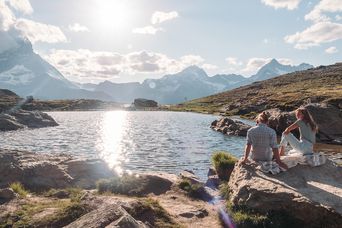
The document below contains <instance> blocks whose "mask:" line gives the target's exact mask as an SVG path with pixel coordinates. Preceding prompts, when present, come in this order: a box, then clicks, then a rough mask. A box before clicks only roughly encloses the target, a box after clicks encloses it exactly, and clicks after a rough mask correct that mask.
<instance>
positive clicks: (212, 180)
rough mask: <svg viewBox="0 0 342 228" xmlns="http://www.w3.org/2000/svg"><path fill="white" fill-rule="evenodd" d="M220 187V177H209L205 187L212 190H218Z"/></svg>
mask: <svg viewBox="0 0 342 228" xmlns="http://www.w3.org/2000/svg"><path fill="white" fill-rule="evenodd" d="M219 185H220V178H219V177H218V175H211V176H208V179H207V182H206V183H205V186H207V187H209V188H212V189H218V187H219Z"/></svg>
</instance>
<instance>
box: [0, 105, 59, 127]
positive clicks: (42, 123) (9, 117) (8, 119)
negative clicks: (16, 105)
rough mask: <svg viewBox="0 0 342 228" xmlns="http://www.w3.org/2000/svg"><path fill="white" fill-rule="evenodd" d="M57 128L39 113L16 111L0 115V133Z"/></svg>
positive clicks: (55, 123)
mask: <svg viewBox="0 0 342 228" xmlns="http://www.w3.org/2000/svg"><path fill="white" fill-rule="evenodd" d="M54 126H58V124H57V122H56V121H55V120H54V119H53V118H52V117H51V116H49V115H48V114H46V113H43V112H40V111H24V110H21V109H19V110H16V111H13V112H7V113H3V114H0V131H11V130H18V129H21V128H24V127H28V128H42V127H54Z"/></svg>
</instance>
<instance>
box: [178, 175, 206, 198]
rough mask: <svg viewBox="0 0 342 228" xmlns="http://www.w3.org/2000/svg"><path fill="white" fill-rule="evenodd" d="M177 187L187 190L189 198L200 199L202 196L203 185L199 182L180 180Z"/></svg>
mask: <svg viewBox="0 0 342 228" xmlns="http://www.w3.org/2000/svg"><path fill="white" fill-rule="evenodd" d="M178 187H179V188H180V189H182V190H184V191H185V192H187V194H188V196H189V197H191V198H195V199H201V198H202V197H203V186H202V185H201V184H192V183H191V182H190V181H189V180H182V181H181V182H179V184H178Z"/></svg>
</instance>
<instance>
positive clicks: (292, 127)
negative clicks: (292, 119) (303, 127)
mask: <svg viewBox="0 0 342 228" xmlns="http://www.w3.org/2000/svg"><path fill="white" fill-rule="evenodd" d="M298 127H299V126H298V124H297V123H294V124H291V125H290V126H289V127H287V128H286V129H285V131H284V134H285V135H287V134H289V133H290V132H291V131H293V130H294V129H297V128H298Z"/></svg>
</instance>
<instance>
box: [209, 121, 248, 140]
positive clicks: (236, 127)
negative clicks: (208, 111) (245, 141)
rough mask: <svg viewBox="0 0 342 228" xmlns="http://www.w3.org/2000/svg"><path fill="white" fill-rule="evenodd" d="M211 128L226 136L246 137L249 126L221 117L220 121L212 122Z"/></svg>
mask: <svg viewBox="0 0 342 228" xmlns="http://www.w3.org/2000/svg"><path fill="white" fill-rule="evenodd" d="M211 128H212V129H214V130H215V131H219V132H222V133H223V134H227V135H236V136H246V135H247V131H248V130H249V129H250V128H251V126H249V125H247V124H244V123H242V122H241V121H238V120H233V119H230V118H227V117H223V118H221V119H220V120H214V121H213V122H212V123H211Z"/></svg>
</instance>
